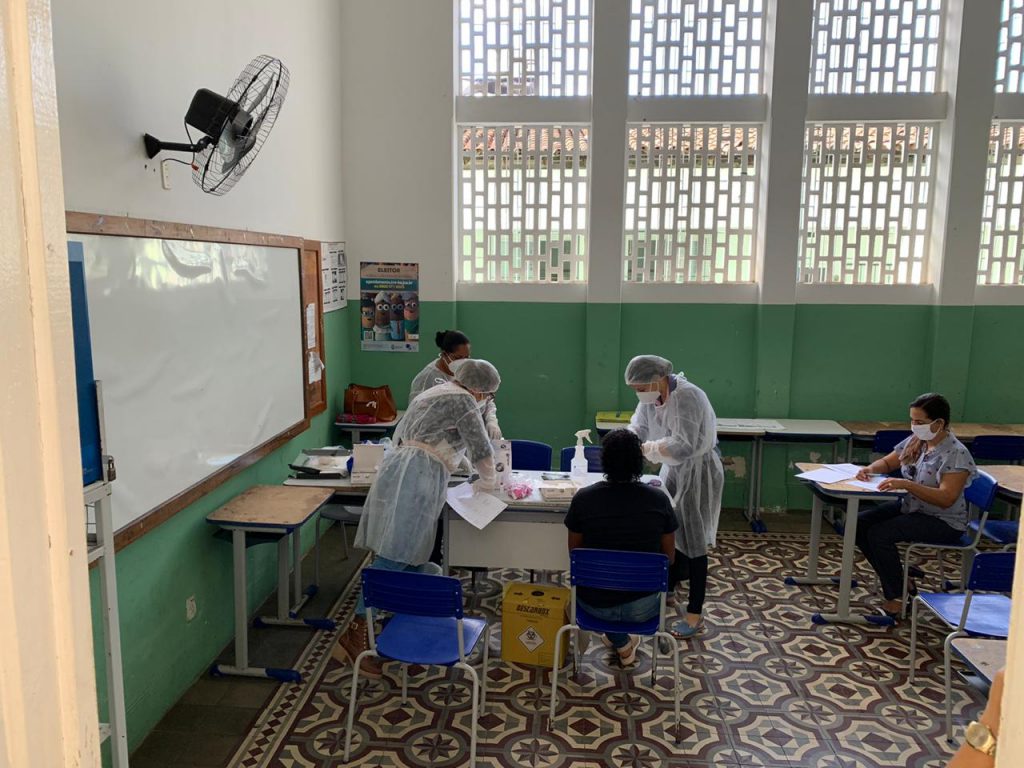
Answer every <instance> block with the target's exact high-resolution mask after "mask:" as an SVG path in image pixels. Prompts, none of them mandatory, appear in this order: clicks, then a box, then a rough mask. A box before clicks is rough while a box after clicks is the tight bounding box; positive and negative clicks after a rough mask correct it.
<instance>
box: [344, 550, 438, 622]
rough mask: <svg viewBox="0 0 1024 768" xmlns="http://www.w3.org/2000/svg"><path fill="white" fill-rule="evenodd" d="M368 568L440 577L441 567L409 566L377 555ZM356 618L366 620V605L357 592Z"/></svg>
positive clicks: (431, 564) (426, 564)
mask: <svg viewBox="0 0 1024 768" xmlns="http://www.w3.org/2000/svg"><path fill="white" fill-rule="evenodd" d="M368 567H369V568H377V569H379V570H381V571H413V572H414V573H429V574H431V575H432V576H440V575H441V566H439V565H437V564H436V563H424V564H423V565H409V564H408V563H400V562H398V561H397V560H388V559H387V558H386V557H381V556H380V555H377V556H376V557H374V558H373V562H372V563H370V565H369V566H368ZM356 616H358V617H359V618H361V619H364V618H366V604H365V603H364V602H363V592H362V590H360V591H359V601H358V602H357V603H356Z"/></svg>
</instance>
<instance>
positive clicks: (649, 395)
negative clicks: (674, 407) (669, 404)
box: [636, 389, 661, 405]
mask: <svg viewBox="0 0 1024 768" xmlns="http://www.w3.org/2000/svg"><path fill="white" fill-rule="evenodd" d="M659 397H661V393H660V392H659V391H658V390H656V389H655V390H653V391H651V392H637V393H636V399H637V400H639V401H640V403H641V404H642V405H654V404H655V403H657V402H658V398H659Z"/></svg>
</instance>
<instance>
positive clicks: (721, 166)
mask: <svg viewBox="0 0 1024 768" xmlns="http://www.w3.org/2000/svg"><path fill="white" fill-rule="evenodd" d="M629 2H630V6H629V7H630V15H629V73H628V78H629V79H628V90H629V95H630V96H633V97H636V98H637V101H636V102H634V103H636V104H642V102H643V101H644V100H645V99H650V100H652V101H653V100H656V101H657V103H658V110H659V120H660V121H659V122H648V121H642V122H641V121H640V120H636V119H633V120H631V121H630V122H629V123H628V124H627V126H626V127H627V131H626V147H625V162H626V168H625V171H626V184H625V199H624V210H623V252H622V270H623V271H622V277H623V279H624V280H625V281H627V282H634V283H749V282H752V281H753V280H754V260H755V250H756V227H757V209H758V202H759V196H760V183H761V180H760V177H759V169H760V163H759V160H758V137H759V135H760V131H761V127H762V125H763V123H764V120H765V101H764V98H763V95H762V94H763V93H764V77H763V75H764V72H763V70H764V6H765V1H764V0H629ZM721 96H728V97H730V99H729V100H718V99H716V98H710V99H709V98H706V97H721ZM694 103H697V104H700V107H699V110H700V121H699V122H696V121H693V120H692V119H687V120H683V119H679V120H673V119H672V113H673V111H675V112H678V113H679V114H680V116H686V117H690V116H691V115H693V114H694V110H693V107H692V105H693V104H694ZM736 105H740V106H741V107H742V109H743V116H742V117H741V118H737V117H736V115H735V113H731V114H730V113H729V112H728V109H729V108H731V107H735V106H736ZM643 111H644V110H643V107H642V106H641V107H640V108H639V110H635V112H639V113H640V114H641V115H642V113H643ZM638 116H639V115H638ZM737 119H741V120H743V121H745V122H743V123H738V122H735V121H736V120H737Z"/></svg>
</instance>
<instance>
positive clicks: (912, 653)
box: [908, 597, 920, 683]
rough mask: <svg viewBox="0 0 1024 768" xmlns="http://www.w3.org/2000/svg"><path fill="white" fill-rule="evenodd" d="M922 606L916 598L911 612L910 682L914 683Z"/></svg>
mask: <svg viewBox="0 0 1024 768" xmlns="http://www.w3.org/2000/svg"><path fill="white" fill-rule="evenodd" d="M919 606H920V603H919V602H918V599H917V598H916V597H915V598H914V608H913V610H912V611H911V612H910V616H911V619H910V677H909V678H908V680H909V682H911V683H913V682H914V674H915V668H916V665H915V661H916V659H917V609H918V607H919Z"/></svg>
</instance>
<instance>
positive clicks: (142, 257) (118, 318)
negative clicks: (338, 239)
mask: <svg viewBox="0 0 1024 768" xmlns="http://www.w3.org/2000/svg"><path fill="white" fill-rule="evenodd" d="M68 239H69V240H72V241H78V242H81V243H82V245H83V249H84V256H85V281H86V291H87V293H88V303H89V320H90V331H91V333H90V336H91V338H92V354H93V363H94V368H95V375H96V378H97V379H98V380H100V381H101V382H102V383H103V409H104V413H103V422H104V427H105V437H106V440H105V446H106V453H107V454H108V455H111V456H113V457H114V461H115V464H116V467H117V479H116V480H115V481H114V483H113V484H112V489H113V496H112V509H113V519H114V529H115V530H118V529H121V528H123V527H124V526H126V525H129V524H130V523H132V522H134V521H135V520H137V519H138V518H140V517H142V516H143V515H145V514H146V513H147V512H149V511H151V510H152V509H153V508H154V507H157V506H159V505H160V504H162V503H164V502H166V501H168V500H169V499H171V498H173V497H174V496H176V495H178V494H179V493H181V492H182V491H184V490H186V489H188V488H190V487H191V486H193V485H195V484H196V483H197V482H199V481H201V480H203V479H204V478H206V477H208V476H209V475H211V474H213V473H214V472H216V471H217V470H219V469H220V468H221V467H223V466H224V465H226V464H228V463H230V462H231V461H233V460H235V459H236V458H238V457H239V456H241V455H243V454H245V453H247V452H248V451H250V450H251V449H253V448H255V447H256V446H258V445H260V444H262V443H264V442H266V441H267V440H269V439H270V438H272V437H274V436H275V435H277V434H280V433H281V432H283V431H285V430H287V429H288V428H290V427H292V426H294V425H295V424H296V423H298V422H300V421H302V420H303V418H304V414H305V410H304V400H303V357H302V325H301V323H302V316H301V311H300V307H301V303H300V294H299V289H300V281H299V254H298V251H297V250H295V249H289V248H272V247H266V246H253V245H236V244H230V243H204V242H195V241H182V240H162V239H158V238H141V237H115V236H108V235H77V234H71V235H69V236H68Z"/></svg>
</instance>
